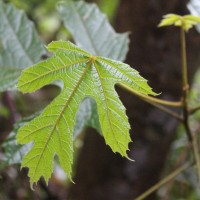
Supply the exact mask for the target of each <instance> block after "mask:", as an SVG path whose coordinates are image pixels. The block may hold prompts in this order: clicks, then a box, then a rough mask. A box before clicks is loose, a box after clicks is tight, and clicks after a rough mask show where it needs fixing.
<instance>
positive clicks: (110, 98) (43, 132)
mask: <svg viewBox="0 0 200 200" xmlns="http://www.w3.org/2000/svg"><path fill="white" fill-rule="evenodd" d="M48 49H49V50H50V51H52V52H54V55H53V57H51V58H49V59H47V60H46V61H42V62H40V63H38V64H36V65H33V66H31V67H29V68H27V69H25V70H24V71H23V73H22V75H21V76H20V78H19V82H18V88H19V90H21V91H22V92H33V91H35V90H37V89H39V88H41V87H43V86H44V85H46V84H49V83H51V82H52V81H54V80H62V81H63V83H64V87H63V90H62V92H61V93H60V95H59V96H58V97H57V98H56V99H55V100H54V101H53V102H52V103H51V104H50V105H48V106H47V107H46V108H45V109H44V111H43V112H42V114H41V115H40V116H39V117H36V118H35V119H34V120H32V121H31V122H29V123H27V124H26V125H24V126H23V127H21V128H20V129H19V131H18V134H17V141H18V143H20V144H26V143H29V142H34V145H33V147H32V149H31V150H30V152H29V153H28V154H27V155H26V156H25V157H24V159H23V162H22V167H25V166H26V167H28V168H29V176H30V182H31V185H33V184H34V183H36V182H37V181H38V180H39V178H40V177H41V176H43V177H44V179H45V181H46V182H48V180H49V178H50V176H51V173H52V170H53V158H54V156H55V154H57V155H58V157H59V161H60V164H61V166H62V167H63V169H64V171H65V172H66V173H67V174H68V176H69V178H71V171H72V167H71V165H72V162H73V130H74V126H75V120H76V113H77V110H78V108H79V106H80V103H81V102H82V100H83V99H85V98H86V97H92V98H93V99H94V100H95V101H96V105H97V110H98V114H99V122H100V126H101V130H102V133H103V136H104V138H105V141H106V144H108V145H109V146H110V147H111V149H112V150H113V151H114V152H118V153H120V154H121V155H122V156H124V157H127V158H128V156H127V153H126V151H127V150H128V144H129V142H130V141H131V139H130V135H129V129H130V126H129V123H128V118H127V116H126V114H125V108H124V106H123V104H122V103H121V101H120V100H119V97H118V95H117V93H116V91H115V89H114V86H115V84H117V83H122V84H125V85H127V86H129V87H131V88H132V89H134V90H136V91H138V92H140V93H143V94H152V95H154V94H155V93H153V92H152V90H151V88H150V87H149V86H148V84H147V81H146V80H145V79H144V78H142V77H141V76H140V75H139V74H138V72H137V71H136V70H134V69H132V68H130V67H129V66H128V65H127V64H124V63H122V62H119V61H115V60H111V59H108V58H104V57H98V56H93V55H91V54H90V53H88V52H86V51H84V50H82V49H80V48H78V47H77V46H75V45H74V44H72V43H70V42H64V41H57V42H52V43H50V44H49V45H48Z"/></svg>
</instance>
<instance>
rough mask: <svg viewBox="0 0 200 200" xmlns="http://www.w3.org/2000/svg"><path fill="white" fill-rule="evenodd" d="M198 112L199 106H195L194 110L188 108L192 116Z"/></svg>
mask: <svg viewBox="0 0 200 200" xmlns="http://www.w3.org/2000/svg"><path fill="white" fill-rule="evenodd" d="M199 110H200V106H197V107H194V108H190V109H189V110H188V112H189V114H190V115H192V114H194V113H195V112H197V111H199Z"/></svg>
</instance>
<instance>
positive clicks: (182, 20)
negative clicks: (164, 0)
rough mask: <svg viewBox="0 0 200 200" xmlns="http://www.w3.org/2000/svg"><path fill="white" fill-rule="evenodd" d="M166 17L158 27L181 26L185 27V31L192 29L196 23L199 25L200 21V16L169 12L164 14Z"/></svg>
mask: <svg viewBox="0 0 200 200" xmlns="http://www.w3.org/2000/svg"><path fill="white" fill-rule="evenodd" d="M163 18H164V19H162V21H161V22H160V24H159V25H158V27H163V26H170V25H174V26H179V27H181V26H182V27H183V28H184V30H185V31H188V30H189V29H191V28H192V27H193V26H194V25H197V24H198V23H200V17H196V16H192V15H185V16H180V15H175V14H167V15H164V16H163Z"/></svg>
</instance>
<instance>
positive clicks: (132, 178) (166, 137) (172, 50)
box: [69, 0, 200, 200]
mask: <svg viewBox="0 0 200 200" xmlns="http://www.w3.org/2000/svg"><path fill="white" fill-rule="evenodd" d="M186 2H187V1H185V0H182V1H179V0H172V1H163V0H148V1H147V0H123V1H121V5H120V6H119V12H118V16H117V19H116V28H117V30H118V31H119V32H124V31H131V34H130V39H131V43H130V52H129V54H128V57H127V63H128V64H130V65H131V66H133V67H134V68H136V69H137V70H138V71H139V72H140V73H141V75H142V76H144V77H145V78H146V79H148V80H149V84H150V85H151V86H152V87H153V88H154V91H155V92H158V93H160V92H162V95H160V96H159V97H160V98H163V99H168V100H179V99H180V96H181V59H180V53H179V52H180V42H179V40H180V39H179V30H178V28H174V27H167V28H159V29H158V28H157V25H158V23H159V22H160V20H161V18H162V16H163V15H164V14H167V13H177V14H186V13H188V11H187V9H186ZM187 39H188V42H187V44H188V63H189V66H190V68H189V70H190V74H189V75H190V76H189V80H190V82H191V80H192V77H193V75H194V73H195V71H196V68H197V63H198V56H199V54H198V51H199V50H198V46H199V45H198V43H199V41H200V37H199V36H198V35H197V33H196V32H195V30H193V31H190V34H189V36H187ZM118 92H119V94H120V97H121V99H122V101H123V103H124V105H125V107H126V108H127V115H128V117H129V122H130V124H131V127H132V131H131V136H132V138H133V141H134V142H133V143H132V144H131V145H130V149H131V151H130V152H129V155H130V157H131V158H133V159H134V160H135V162H130V161H129V160H126V159H124V158H121V157H120V156H119V155H116V154H114V153H112V152H111V150H110V148H109V147H107V146H106V145H105V142H104V140H103V138H102V137H101V136H99V135H98V134H97V133H96V132H95V131H94V130H91V129H90V130H87V134H86V137H85V140H84V146H83V149H82V150H81V152H80V155H79V158H78V162H77V168H76V175H75V178H74V180H75V182H76V184H75V185H72V186H71V189H70V195H69V196H70V199H72V200H83V199H84V200H113V199H115V200H131V199H132V200H133V199H134V198H135V197H136V196H137V195H139V194H141V193H142V192H144V191H145V190H146V189H148V188H149V187H150V186H152V185H153V184H155V183H156V182H157V181H158V180H159V177H160V174H161V172H162V169H163V167H164V165H165V161H166V157H167V153H168V151H169V147H170V144H171V143H172V141H173V140H174V138H175V134H176V128H177V126H178V122H177V120H175V119H174V118H172V117H170V116H169V115H167V114H165V113H163V112H162V111H160V110H158V109H156V108H154V107H152V106H150V105H148V104H146V103H144V102H142V101H141V100H139V99H138V98H136V97H134V96H133V95H131V94H129V93H127V92H125V91H122V90H121V89H118ZM155 198H156V197H155V194H154V195H152V196H151V197H149V198H148V199H153V200H155Z"/></svg>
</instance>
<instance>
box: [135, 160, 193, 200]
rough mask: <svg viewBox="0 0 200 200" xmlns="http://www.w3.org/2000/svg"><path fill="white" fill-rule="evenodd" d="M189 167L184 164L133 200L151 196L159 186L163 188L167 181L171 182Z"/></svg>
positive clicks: (187, 164)
mask: <svg viewBox="0 0 200 200" xmlns="http://www.w3.org/2000/svg"><path fill="white" fill-rule="evenodd" d="M190 166H191V164H189V163H186V164H184V165H182V166H181V167H179V168H177V169H176V170H175V171H174V172H172V173H171V174H169V175H168V176H167V177H165V178H164V179H162V180H161V181H159V182H158V183H157V184H155V185H154V186H153V187H151V188H149V189H148V190H147V191H145V192H144V193H142V194H141V195H140V196H138V197H137V198H136V199H135V200H142V199H144V198H146V197H148V196H149V195H150V194H152V193H153V192H155V191H156V190H157V189H159V188H160V187H161V186H163V185H164V184H166V183H167V182H168V181H170V180H172V179H173V178H175V177H176V176H177V175H178V174H180V173H181V172H183V171H184V170H186V169H187V168H189V167H190Z"/></svg>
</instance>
